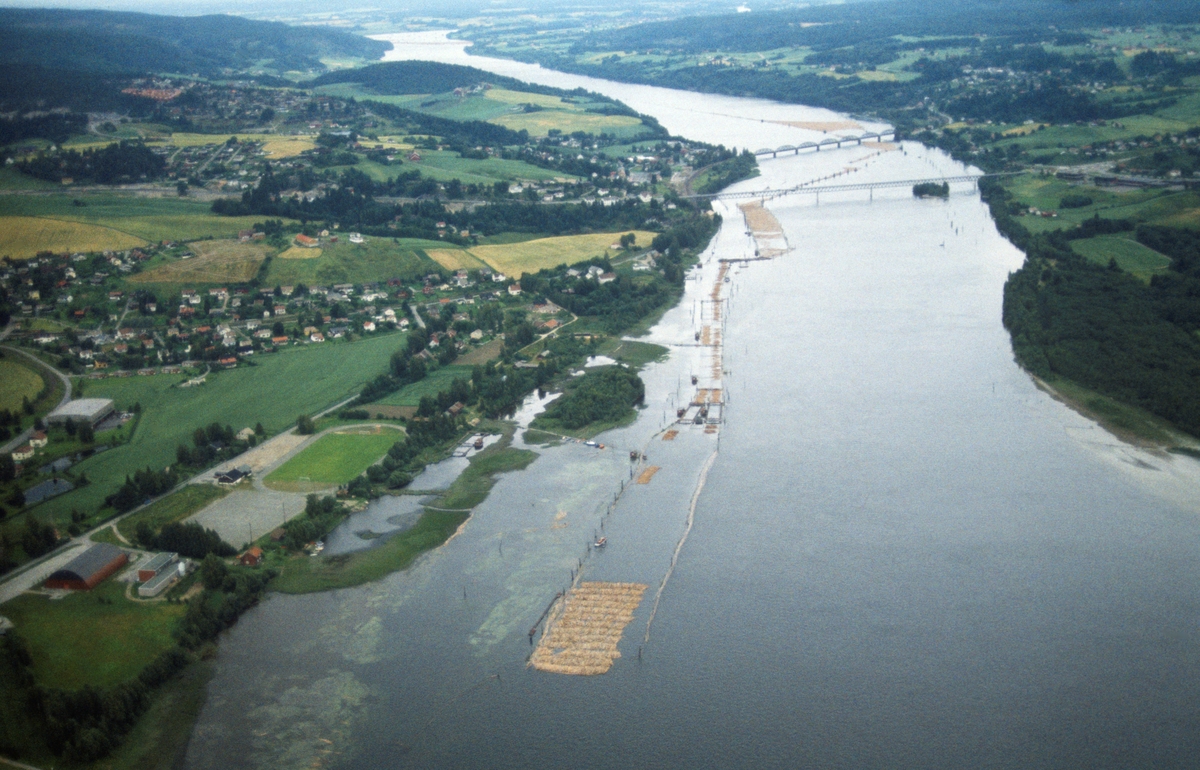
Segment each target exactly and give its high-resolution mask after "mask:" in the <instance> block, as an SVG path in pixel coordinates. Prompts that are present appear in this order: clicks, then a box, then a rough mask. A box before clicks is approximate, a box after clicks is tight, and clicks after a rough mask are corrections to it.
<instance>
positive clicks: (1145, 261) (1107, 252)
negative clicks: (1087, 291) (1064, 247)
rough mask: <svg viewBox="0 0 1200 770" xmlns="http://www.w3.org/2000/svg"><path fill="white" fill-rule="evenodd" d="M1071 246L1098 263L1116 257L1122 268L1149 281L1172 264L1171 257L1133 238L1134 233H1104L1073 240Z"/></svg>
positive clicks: (1078, 252) (1101, 263)
mask: <svg viewBox="0 0 1200 770" xmlns="http://www.w3.org/2000/svg"><path fill="white" fill-rule="evenodd" d="M1071 248H1072V249H1074V250H1075V253H1077V254H1080V255H1082V256H1084V257H1087V259H1088V260H1089V261H1091V262H1095V263H1096V264H1098V265H1107V264H1108V262H1109V260H1112V259H1115V260H1116V261H1117V266H1118V267H1120V268H1121V269H1122V270H1124V271H1125V272H1127V273H1132V274H1133V275H1135V276H1137V277H1138V278H1140V279H1141V280H1143V281H1147V282H1148V281H1149V280H1150V276H1152V275H1154V274H1155V273H1158V272H1161V271H1163V270H1166V269H1167V266H1168V265H1170V264H1171V260H1170V259H1169V258H1167V257H1166V256H1164V255H1162V254H1159V253H1158V252H1157V251H1155V250H1154V249H1151V248H1149V247H1147V246H1143V245H1142V244H1140V243H1138V242H1137V241H1135V240H1133V237H1132V235H1130V236H1129V237H1121V236H1118V235H1104V236H1099V237H1096V238H1088V239H1086V240H1079V241H1071Z"/></svg>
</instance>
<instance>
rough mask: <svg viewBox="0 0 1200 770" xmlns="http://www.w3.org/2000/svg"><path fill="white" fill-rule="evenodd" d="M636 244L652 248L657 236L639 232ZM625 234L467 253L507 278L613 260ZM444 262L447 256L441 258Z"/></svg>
mask: <svg viewBox="0 0 1200 770" xmlns="http://www.w3.org/2000/svg"><path fill="white" fill-rule="evenodd" d="M634 234H635V235H636V236H637V243H638V245H640V246H649V245H650V241H652V240H653V239H654V233H651V232H648V231H645V230H636V231H634ZM621 235H622V233H592V234H588V235H564V236H558V237H555V238H536V239H534V240H531V241H523V242H521V243H506V244H493V245H488V246H475V247H473V248H471V249H468V250H467V253H468V254H470V255H471V256H472V257H475V258H476V259H478V260H480V261H482V262H484V263H486V264H487V265H488V266H490V267H491V268H492V269H493V270H498V271H499V272H501V273H504V274H505V275H508V276H521V275H523V274H525V273H536V272H537V271H538V270H541V269H543V268H549V267H557V266H559V265H562V264H574V263H576V262H581V261H583V260H585V259H588V258H589V257H596V256H604V257H613V256H615V255H616V254H617V253H619V252H614V251H613V250H612V249H610V248H609V247H610V246H612V245H613V244H614V243H616V242H617V240H618V239H620V237H621ZM442 258H445V255H443V256H442Z"/></svg>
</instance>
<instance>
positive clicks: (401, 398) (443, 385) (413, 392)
mask: <svg viewBox="0 0 1200 770" xmlns="http://www.w3.org/2000/svg"><path fill="white" fill-rule="evenodd" d="M455 378H462V379H465V380H469V379H471V367H470V366H461V365H455V364H451V365H450V366H443V367H442V368H440V369H435V370H434V371H432V372H430V373H429V374H427V375H426V376H425V379H423V380H418V381H417V382H414V383H412V384H411V385H405V386H404V387H403V388H401V389H400V390H398V391H396V392H395V393H392V394H390V395H387V396H384V397H383V398H381V399H380V400H379V401H378V402H377V403H379V404H383V405H385V406H417V405H419V404H420V403H421V397H422V396H436V395H437V394H438V393H440V392H441V391H443V390H447V389H448V388H449V387H450V383H451V382H452V381H453V380H454V379H455Z"/></svg>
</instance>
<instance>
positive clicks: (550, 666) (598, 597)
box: [529, 582, 646, 676]
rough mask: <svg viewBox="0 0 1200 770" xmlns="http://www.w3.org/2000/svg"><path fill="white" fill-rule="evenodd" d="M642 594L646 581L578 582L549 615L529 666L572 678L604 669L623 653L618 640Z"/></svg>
mask: <svg viewBox="0 0 1200 770" xmlns="http://www.w3.org/2000/svg"><path fill="white" fill-rule="evenodd" d="M645 593H646V585H645V584H644V583H601V582H589V583H580V584H579V586H578V587H577V588H575V589H573V590H571V591H570V592H569V593H568V594H567V595H566V597H565V599H563V601H562V604H561V605H560V607H561V609H559V611H558V613H557V614H553V613H552V614H551V617H550V619H549V620H548V621H547V623H546V631H545V633H544V634H542V638H541V641H540V642H538V646H537V647H536V648H535V649H534V651H533V654H532V655H531V656H530V657H529V665H530V666H532V667H534V668H536V669H537V670H539V671H547V672H550V673H554V674H573V675H576V676H595V675H596V674H603V673H605V672H607V671H608V670H609V669H610V668H612V664H613V661H614V660H616V659H617V658H619V657H621V653H620V652H618V651H617V644H618V643H619V642H620V641H621V636H622V635H623V634H624V633H625V627H626V626H628V625H629V622H630V621H631V620H633V613H634V612H635V611H636V610H637V607H638V605H639V604H641V602H642V595H643V594H645Z"/></svg>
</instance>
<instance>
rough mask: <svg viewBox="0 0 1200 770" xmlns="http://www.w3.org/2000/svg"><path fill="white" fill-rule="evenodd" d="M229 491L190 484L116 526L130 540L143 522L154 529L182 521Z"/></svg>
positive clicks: (124, 519)
mask: <svg viewBox="0 0 1200 770" xmlns="http://www.w3.org/2000/svg"><path fill="white" fill-rule="evenodd" d="M227 494H229V491H228V490H226V489H222V488H221V487H218V486H214V485H212V484H189V485H188V486H186V487H184V488H183V489H181V490H179V491H178V492H174V493H172V494H170V495H167V496H166V497H164V498H162V499H160V500H155V501H154V502H153V503H151V504H150V505H148V506H146V507H145V508H143V509H142V510H140V511H138V512H137V513H135V514H133V515H131V516H126V517H125V518H123V519H121V521H120V522H118V524H117V529H118V530H120V532H121V534H122V535H124V536H125V539H126V540H129V541H130V542H133V538H134V535H135V534H136V533H137V527H138V524H141V523H142V522H145V523H146V524H148V525H149V526H150V529H152V530H154V531H155V532H157V531H158V530H160V529H162V528H163V527H164V526H166V525H167V524H170V523H172V522H176V521H183V520H184V519H186V518H187V517H188V516H191V515H192V514H193V513H196V512H197V511H199V510H200V509H201V508H203V507H205V506H206V505H208V504H209V503H211V502H213V501H214V500H220V499H221V498H222V497H224V496H225V495H227Z"/></svg>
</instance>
